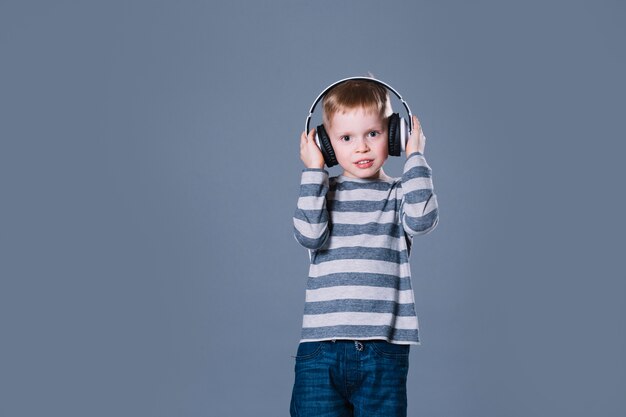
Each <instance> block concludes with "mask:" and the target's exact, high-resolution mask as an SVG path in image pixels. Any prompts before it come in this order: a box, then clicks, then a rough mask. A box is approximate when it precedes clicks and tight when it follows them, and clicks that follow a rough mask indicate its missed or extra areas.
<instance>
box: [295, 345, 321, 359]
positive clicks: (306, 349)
mask: <svg viewBox="0 0 626 417" xmlns="http://www.w3.org/2000/svg"><path fill="white" fill-rule="evenodd" d="M323 346H324V344H323V343H322V342H303V343H300V344H299V345H298V353H296V362H302V361H307V360H311V359H315V358H317V357H318V356H319V355H320V354H321V353H322V349H323Z"/></svg>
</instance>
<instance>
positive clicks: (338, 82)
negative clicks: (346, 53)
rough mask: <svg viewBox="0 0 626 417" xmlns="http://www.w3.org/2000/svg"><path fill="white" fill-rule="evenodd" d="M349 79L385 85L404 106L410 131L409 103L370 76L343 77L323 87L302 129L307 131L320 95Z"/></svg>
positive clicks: (411, 126)
mask: <svg viewBox="0 0 626 417" xmlns="http://www.w3.org/2000/svg"><path fill="white" fill-rule="evenodd" d="M350 80H362V81H372V82H374V83H376V84H380V85H382V86H383V87H385V88H386V89H387V90H389V91H391V92H392V93H393V94H394V95H395V96H396V97H398V99H399V100H400V102H401V103H402V105H403V106H404V109H405V110H406V112H407V113H408V115H409V133H411V131H412V130H413V115H412V113H411V109H410V108H409V105H408V104H407V102H406V101H404V99H403V98H402V96H401V95H400V93H398V92H397V91H396V90H395V89H394V88H393V87H392V86H390V85H389V84H387V83H384V82H382V81H380V80H377V79H376V78H372V77H348V78H344V79H342V80H339V81H336V82H334V83H332V84H331V85H329V86H328V87H326V88H325V89H324V91H322V92H321V93H320V94H319V95H318V96H317V98H316V99H315V101H314V102H313V104H312V105H311V109H310V110H309V115H308V116H307V118H306V123H305V124H304V131H305V132H306V133H307V134H308V133H309V125H310V123H311V116H313V111H314V110H315V106H317V103H319V102H320V100H321V99H322V97H324V95H325V94H326V93H327V92H328V90H330V89H331V88H333V87H334V86H336V85H338V84H341V83H343V82H345V81H350Z"/></svg>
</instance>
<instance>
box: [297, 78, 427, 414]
mask: <svg viewBox="0 0 626 417" xmlns="http://www.w3.org/2000/svg"><path fill="white" fill-rule="evenodd" d="M323 112H324V113H323V124H324V129H325V130H326V132H327V136H328V138H329V139H330V143H331V144H332V148H333V150H334V153H335V156H336V159H337V161H338V163H339V165H340V166H341V168H342V169H343V173H342V174H341V175H339V176H337V177H333V178H330V179H329V178H328V172H327V171H325V170H324V157H323V154H322V153H321V151H320V149H319V147H318V146H317V144H316V141H315V130H314V129H311V131H310V132H309V134H308V135H307V133H306V132H303V133H302V137H301V140H300V158H301V159H302V162H303V163H304V165H305V169H304V170H303V172H302V177H301V185H300V195H299V198H298V204H297V209H296V212H295V215H294V228H295V237H296V239H297V240H298V242H299V243H300V244H302V245H303V246H304V247H306V248H307V249H309V250H310V256H311V265H310V269H309V278H308V280H307V288H306V302H305V310H304V318H303V326H302V338H301V341H300V345H299V347H298V353H297V356H296V368H295V373H296V375H295V382H294V387H293V393H292V399H291V415H292V416H299V417H304V416H315V417H322V416H325V417H331V416H333V417H334V416H337V417H339V416H353V415H354V416H367V417H373V416H384V417H393V416H406V408H407V404H406V403H407V399H406V377H407V373H408V359H409V345H411V344H419V338H418V323H417V315H416V313H415V305H414V295H413V290H412V288H411V281H410V269H409V252H410V247H411V241H412V237H413V236H414V235H419V234H425V233H428V232H429V231H431V230H432V229H434V228H435V226H436V225H437V223H438V209H437V199H436V196H435V194H434V193H433V186H432V180H431V169H430V167H429V166H428V164H427V163H426V160H425V158H424V145H425V137H424V135H423V134H422V130H421V126H420V124H419V121H418V119H417V117H415V116H413V120H412V121H413V130H412V132H411V135H410V137H409V138H408V141H407V143H406V154H407V160H406V162H405V165H404V172H403V175H402V177H401V178H391V177H388V176H387V175H386V174H385V172H384V170H383V165H384V163H385V161H386V159H387V157H388V146H389V145H388V128H387V121H388V118H389V116H390V115H391V113H392V112H391V105H390V101H389V96H388V92H387V89H386V88H385V87H384V86H382V85H380V84H378V83H377V82H373V81H368V80H348V81H345V82H343V83H340V84H338V85H336V86H334V87H332V89H330V90H329V91H328V92H327V93H326V94H325V95H324V102H323Z"/></svg>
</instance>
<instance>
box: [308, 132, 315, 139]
mask: <svg viewBox="0 0 626 417" xmlns="http://www.w3.org/2000/svg"><path fill="white" fill-rule="evenodd" d="M308 139H309V140H314V139H315V129H311V131H310V132H309V137H308Z"/></svg>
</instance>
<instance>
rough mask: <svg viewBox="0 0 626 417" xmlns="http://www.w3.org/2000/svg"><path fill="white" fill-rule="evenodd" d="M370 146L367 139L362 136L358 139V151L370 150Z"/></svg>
mask: <svg viewBox="0 0 626 417" xmlns="http://www.w3.org/2000/svg"><path fill="white" fill-rule="evenodd" d="M369 149H370V148H369V146H368V145H367V140H365V139H363V138H361V139H359V140H358V141H357V144H356V150H357V152H367V151H369Z"/></svg>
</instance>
